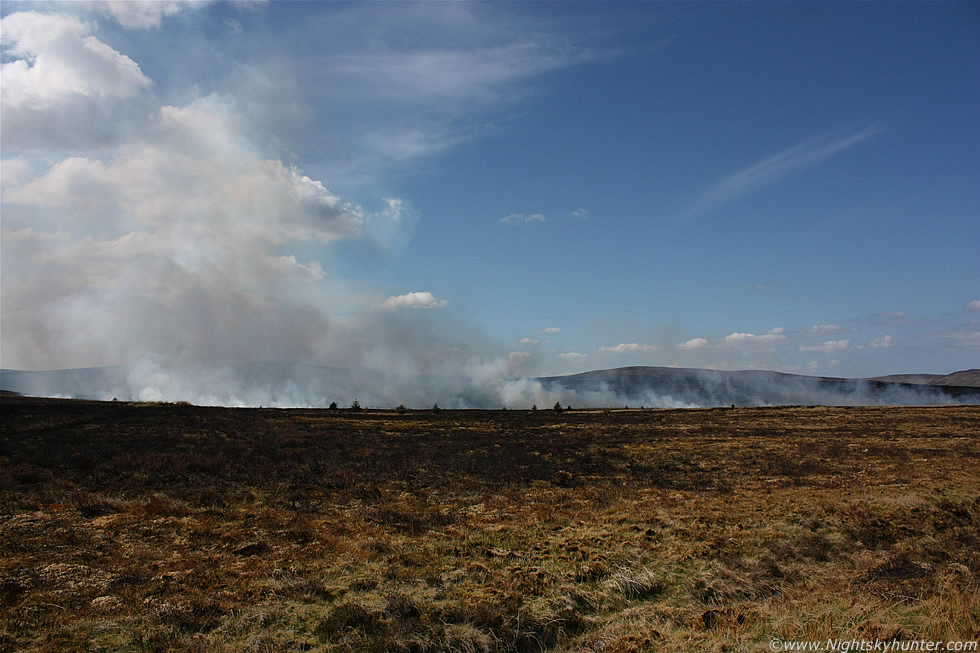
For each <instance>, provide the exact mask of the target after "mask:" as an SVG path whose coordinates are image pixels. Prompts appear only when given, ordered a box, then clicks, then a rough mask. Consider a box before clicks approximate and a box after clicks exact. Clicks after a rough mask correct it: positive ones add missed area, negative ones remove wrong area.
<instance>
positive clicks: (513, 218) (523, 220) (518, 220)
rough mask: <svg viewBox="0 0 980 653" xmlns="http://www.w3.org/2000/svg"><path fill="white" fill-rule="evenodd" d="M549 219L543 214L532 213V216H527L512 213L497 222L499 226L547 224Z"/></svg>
mask: <svg viewBox="0 0 980 653" xmlns="http://www.w3.org/2000/svg"><path fill="white" fill-rule="evenodd" d="M547 219H548V218H546V217H545V215H544V214H543V213H532V214H531V215H525V214H523V213H511V214H510V215H505V216H504V217H502V218H500V219H499V220H497V223H498V224H528V223H531V222H545V221H546V220H547Z"/></svg>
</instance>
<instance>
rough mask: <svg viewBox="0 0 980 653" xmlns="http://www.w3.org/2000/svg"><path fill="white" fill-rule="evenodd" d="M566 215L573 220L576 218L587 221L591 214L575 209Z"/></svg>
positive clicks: (584, 210)
mask: <svg viewBox="0 0 980 653" xmlns="http://www.w3.org/2000/svg"><path fill="white" fill-rule="evenodd" d="M568 215H570V216H572V217H573V218H578V219H580V220H587V219H589V218H591V217H592V213H591V212H589V211H587V210H586V209H577V210H575V211H572V212H570V213H569V214H568Z"/></svg>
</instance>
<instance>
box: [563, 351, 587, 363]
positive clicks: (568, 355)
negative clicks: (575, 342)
mask: <svg viewBox="0 0 980 653" xmlns="http://www.w3.org/2000/svg"><path fill="white" fill-rule="evenodd" d="M558 357H559V358H561V359H562V360H566V361H580V360H584V359H586V358H588V357H589V355H588V354H580V353H578V352H577V351H569V352H565V353H563V354H558Z"/></svg>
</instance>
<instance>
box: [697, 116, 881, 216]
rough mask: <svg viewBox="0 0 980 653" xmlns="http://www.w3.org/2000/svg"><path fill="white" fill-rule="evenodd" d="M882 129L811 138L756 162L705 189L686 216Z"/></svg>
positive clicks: (809, 164) (816, 161) (875, 127)
mask: <svg viewBox="0 0 980 653" xmlns="http://www.w3.org/2000/svg"><path fill="white" fill-rule="evenodd" d="M883 129H884V126H883V125H880V124H877V125H871V126H869V127H865V128H864V129H859V130H857V131H852V132H848V133H844V134H834V135H826V136H819V137H816V138H811V139H809V140H806V141H804V142H802V143H800V144H799V145H794V146H793V147H791V148H789V149H787V150H783V151H782V152H779V153H778V154H774V155H772V156H770V157H768V158H766V159H763V160H762V161H758V162H756V163H753V164H752V165H750V166H748V167H745V168H742V169H741V170H739V171H737V172H735V173H733V174H731V175H729V176H727V177H725V178H723V179H721V180H719V181H717V182H715V184H713V185H712V186H710V187H708V188H707V189H705V190H704V191H703V192H702V193H701V194H700V195H699V196H698V197H697V198H696V199H695V200H694V202H692V203H691V205H690V206H689V207H688V210H687V213H686V217H691V216H694V215H698V214H701V213H706V212H708V211H711V210H713V209H716V208H718V207H719V206H722V205H724V204H727V203H729V202H731V201H734V200H736V199H738V198H739V197H742V196H743V195H747V194H749V193H751V192H753V191H756V190H759V189H760V188H763V187H765V186H768V185H769V184H772V183H775V182H776V181H779V180H780V179H782V178H784V177H787V176H789V175H791V174H793V173H795V172H799V171H801V170H805V169H806V168H809V167H812V166H815V165H817V164H819V163H821V162H823V161H825V160H826V159H829V158H830V157H832V156H834V155H835V154H838V153H840V152H843V151H844V150H847V149H849V148H851V147H854V146H855V145H857V144H859V143H861V142H863V141H865V140H867V139H869V138H871V137H872V136H875V135H876V134H878V133H880V132H881V131H882V130H883Z"/></svg>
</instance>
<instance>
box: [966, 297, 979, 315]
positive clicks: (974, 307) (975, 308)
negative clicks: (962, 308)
mask: <svg viewBox="0 0 980 653" xmlns="http://www.w3.org/2000/svg"><path fill="white" fill-rule="evenodd" d="M966 310H968V311H971V312H973V313H980V299H974V300H973V301H972V302H970V303H969V304H967V305H966Z"/></svg>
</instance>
